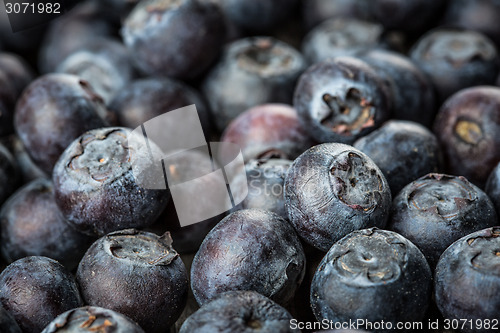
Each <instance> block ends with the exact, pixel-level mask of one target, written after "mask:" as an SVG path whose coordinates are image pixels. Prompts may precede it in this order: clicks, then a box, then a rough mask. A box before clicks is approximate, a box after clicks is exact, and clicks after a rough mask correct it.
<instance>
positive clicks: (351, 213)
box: [284, 143, 391, 252]
mask: <svg viewBox="0 0 500 333" xmlns="http://www.w3.org/2000/svg"><path fill="white" fill-rule="evenodd" d="M284 191H285V205H286V206H285V207H286V210H287V213H288V218H289V220H290V222H291V223H292V225H293V226H294V228H295V230H297V233H298V234H299V236H300V237H302V238H303V239H304V240H305V241H306V242H307V243H309V244H310V245H312V246H314V247H316V248H317V249H320V250H322V251H323V252H326V251H328V249H329V248H330V247H331V246H332V245H333V243H334V242H336V241H338V240H339V239H341V238H342V237H344V236H345V235H347V234H349V233H350V232H352V231H354V230H358V229H364V228H368V227H373V226H376V227H384V226H385V224H386V222H387V219H388V217H389V210H390V206H391V192H390V189H389V185H388V183H387V181H386V179H385V177H384V175H383V174H382V172H381V171H380V169H379V168H378V167H377V166H376V165H375V163H374V162H373V161H372V160H371V159H370V158H369V157H368V156H366V155H365V154H364V153H362V152H361V151H359V150H357V149H355V148H353V147H351V146H348V145H345V144H340V143H326V144H321V145H318V146H314V147H312V148H310V149H308V150H307V151H306V152H304V153H303V154H302V155H300V156H299V157H298V158H297V159H296V160H295V161H294V162H293V164H292V166H291V167H290V168H289V170H288V172H287V175H286V178H285V189H284Z"/></svg>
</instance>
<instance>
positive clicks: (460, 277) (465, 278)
mask: <svg viewBox="0 0 500 333" xmlns="http://www.w3.org/2000/svg"><path fill="white" fill-rule="evenodd" d="M499 236H500V230H499V229H498V227H493V228H488V229H484V230H481V231H477V232H475V233H472V234H470V235H467V236H465V237H462V238H460V239H459V240H457V241H456V242H455V243H453V244H452V245H451V246H450V247H449V248H448V249H446V251H445V252H444V253H443V255H442V256H441V258H440V259H439V262H438V265H437V267H436V272H435V278H434V279H435V282H434V288H435V298H436V303H437V305H438V307H439V310H440V311H441V313H442V314H443V316H444V317H445V318H448V319H458V318H460V319H466V320H467V321H468V325H465V326H464V329H463V332H489V331H491V327H487V326H486V325H483V323H482V319H485V318H488V319H490V320H498V319H499V318H498V313H499V310H500V301H499V300H498V297H497V295H498V293H499V290H500V255H499V254H500V251H499V249H500V237H499ZM469 320H470V322H469ZM478 320H479V321H478Z"/></svg>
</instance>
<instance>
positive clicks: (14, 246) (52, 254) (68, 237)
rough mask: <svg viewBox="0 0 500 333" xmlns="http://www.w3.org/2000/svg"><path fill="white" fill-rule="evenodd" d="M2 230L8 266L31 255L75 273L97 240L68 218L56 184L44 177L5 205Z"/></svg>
mask: <svg viewBox="0 0 500 333" xmlns="http://www.w3.org/2000/svg"><path fill="white" fill-rule="evenodd" d="M0 228H1V244H0V247H1V250H2V256H3V257H4V259H5V260H6V261H7V262H8V263H11V262H13V261H14V260H17V259H20V258H23V257H27V256H46V257H49V258H52V259H55V260H57V261H59V262H60V263H61V264H63V265H64V266H65V267H66V268H67V269H68V270H72V269H73V268H75V267H76V266H78V262H79V261H80V259H81V258H82V257H83V254H84V253H85V251H86V250H87V248H88V247H89V246H90V244H91V243H92V241H93V239H92V238H91V237H89V236H87V235H84V234H82V233H80V232H78V231H76V230H75V229H73V228H72V227H71V226H70V224H69V223H68V222H67V221H66V220H65V219H64V217H63V216H62V214H61V213H60V212H59V208H58V207H57V205H56V202H55V199H54V192H53V186H52V182H51V181H50V180H48V179H43V178H40V179H36V180H34V181H32V182H30V183H28V184H26V185H25V186H24V187H22V188H20V189H19V190H17V191H16V192H15V193H14V194H13V195H12V196H11V197H10V198H9V199H8V200H7V201H6V202H5V204H4V205H3V206H2V209H1V210H0Z"/></svg>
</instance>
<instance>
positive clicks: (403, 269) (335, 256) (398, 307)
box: [311, 228, 431, 328]
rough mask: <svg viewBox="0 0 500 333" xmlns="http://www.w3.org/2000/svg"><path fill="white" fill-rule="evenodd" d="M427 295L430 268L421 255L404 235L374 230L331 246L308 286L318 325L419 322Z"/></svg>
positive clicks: (368, 230)
mask: <svg viewBox="0 0 500 333" xmlns="http://www.w3.org/2000/svg"><path fill="white" fill-rule="evenodd" d="M417 286H418V287H417ZM430 296H431V270H430V268H429V265H428V264H427V261H426V260H425V257H424V256H423V254H422V253H421V252H420V251H419V250H418V248H417V247H416V246H415V245H413V244H412V243H411V242H410V241H408V240H407V239H405V238H404V237H403V236H401V235H399V234H397V233H395V232H392V231H386V230H380V229H377V228H372V229H364V230H359V231H354V232H353V233H351V234H349V235H347V236H346V237H344V238H342V239H341V240H340V241H338V242H337V243H335V244H334V245H333V246H332V248H331V249H330V250H329V251H328V253H327V254H326V256H325V257H324V258H323V260H322V261H321V263H320V264H319V266H318V269H317V271H316V274H315V275H314V278H313V281H312V284H311V305H312V309H313V312H314V314H315V316H316V319H317V320H318V321H321V320H323V319H328V320H333V321H334V322H336V321H338V322H348V321H349V320H356V318H363V319H366V320H367V321H371V322H374V321H379V322H380V321H381V320H384V321H387V322H391V323H396V322H398V321H403V322H407V321H420V320H422V319H423V318H424V314H425V310H426V308H427V306H428V303H429V301H430ZM360 328H361V327H360Z"/></svg>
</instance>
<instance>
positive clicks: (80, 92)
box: [14, 74, 110, 173]
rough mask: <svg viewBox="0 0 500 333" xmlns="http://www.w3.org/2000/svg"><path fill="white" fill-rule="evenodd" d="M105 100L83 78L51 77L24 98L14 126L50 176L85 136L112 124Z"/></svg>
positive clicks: (43, 78)
mask: <svg viewBox="0 0 500 333" xmlns="http://www.w3.org/2000/svg"><path fill="white" fill-rule="evenodd" d="M109 116H110V114H109V112H108V111H107V110H106V108H105V106H104V104H103V101H102V99H101V97H99V96H98V95H96V94H95V92H94V90H93V89H92V87H91V86H90V85H89V84H88V83H87V82H86V81H84V80H81V79H80V78H79V77H77V76H74V75H68V74H47V75H43V76H41V77H39V78H38V79H37V80H35V81H33V82H32V83H31V84H30V85H29V86H28V87H27V88H26V89H25V90H24V92H23V94H22V96H21V97H20V99H19V101H18V103H17V106H16V111H15V114H14V126H15V129H16V132H17V134H18V135H19V138H20V139H21V141H22V142H23V144H24V145H25V147H26V150H27V151H28V152H29V154H30V156H31V157H32V159H33V160H34V161H35V163H37V164H38V165H40V167H41V168H42V169H43V170H44V171H45V172H47V173H50V172H51V171H52V167H53V166H54V164H55V163H56V161H57V159H58V158H59V155H61V153H62V152H63V151H64V149H65V148H66V146H67V145H69V144H70V143H71V141H73V140H74V139H76V138H77V137H78V136H79V135H80V134H82V133H83V132H85V131H87V130H90V129H93V128H98V127H103V126H106V125H107V124H108V122H107V120H108V119H109V120H110V118H109Z"/></svg>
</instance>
